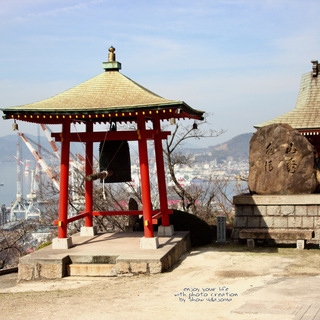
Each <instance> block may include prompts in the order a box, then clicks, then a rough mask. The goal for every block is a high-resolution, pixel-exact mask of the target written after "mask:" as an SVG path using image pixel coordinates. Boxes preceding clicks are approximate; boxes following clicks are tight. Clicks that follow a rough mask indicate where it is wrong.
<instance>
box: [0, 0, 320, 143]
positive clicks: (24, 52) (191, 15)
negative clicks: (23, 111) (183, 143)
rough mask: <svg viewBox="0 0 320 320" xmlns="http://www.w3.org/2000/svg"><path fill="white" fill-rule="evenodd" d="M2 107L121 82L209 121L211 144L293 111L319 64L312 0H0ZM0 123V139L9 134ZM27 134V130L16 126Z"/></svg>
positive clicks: (319, 8) (318, 22) (7, 125)
mask: <svg viewBox="0 0 320 320" xmlns="http://www.w3.org/2000/svg"><path fill="white" fill-rule="evenodd" d="M0 3H1V6H0V26H1V27H0V34H1V41H0V108H4V107H10V106H16V105H22V104H27V103H31V102H36V101H39V100H42V99H45V98H48V97H51V96H53V95H56V94H58V93H60V92H62V91H65V90H67V89H69V88H71V87H73V86H75V85H78V84H80V83H81V82H83V81H86V80H88V79H90V78H92V77H94V76H96V75H98V74H100V73H102V72H103V71H104V70H103V69H102V62H103V61H107V56H108V48H109V47H110V46H113V47H115V48H116V52H115V53H116V60H117V61H119V62H121V64H122V69H121V71H120V72H121V73H122V74H124V75H125V76H127V77H129V78H131V79H132V80H134V81H136V82H138V83H139V84H141V85H142V86H144V87H146V88H148V89H149V90H151V91H153V92H155V93H157V94H158V95H160V96H162V97H164V98H166V99H173V100H183V101H185V102H186V103H187V104H188V105H190V106H191V107H193V108H195V109H199V110H203V111H205V112H207V113H208V114H209V115H210V116H209V118H208V123H209V124H208V128H210V129H214V130H218V131H219V130H221V129H222V130H224V131H225V133H224V134H223V135H221V136H220V137H218V138H209V139H203V141H201V142H195V145H198V146H200V145H202V146H206V145H215V144H217V143H221V142H224V141H227V140H229V139H231V138H233V137H235V136H237V135H239V134H243V133H248V132H255V129H254V127H253V126H254V125H255V124H259V123H261V122H263V121H266V120H269V119H272V118H274V117H276V116H279V115H281V114H283V113H285V112H287V111H290V110H292V109H293V108H294V106H295V104H296V100H297V97H298V91H299V86H300V80H301V76H302V74H304V73H306V72H310V71H311V70H312V64H311V60H317V59H319V60H320V33H319V30H320V19H319V12H320V2H319V1H318V0H202V1H201V0H200V1H197V0H193V1H189V0H161V1H158V0H134V1H129V0H116V1H115V0H112V1H109V0H10V1H6V0H0ZM11 126H12V121H11V120H3V119H1V120H0V137H1V136H5V135H8V134H12V133H13V132H12V130H11ZM19 127H20V130H21V131H22V132H25V133H36V128H35V125H30V124H26V123H21V122H20V123H19Z"/></svg>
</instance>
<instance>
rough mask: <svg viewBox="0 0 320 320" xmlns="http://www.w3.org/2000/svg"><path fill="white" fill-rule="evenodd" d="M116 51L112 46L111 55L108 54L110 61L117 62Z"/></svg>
mask: <svg viewBox="0 0 320 320" xmlns="http://www.w3.org/2000/svg"><path fill="white" fill-rule="evenodd" d="M115 51H116V49H115V48H114V47H113V46H111V47H110V48H109V52H110V53H109V54H108V61H116V54H115V53H114V52H115Z"/></svg>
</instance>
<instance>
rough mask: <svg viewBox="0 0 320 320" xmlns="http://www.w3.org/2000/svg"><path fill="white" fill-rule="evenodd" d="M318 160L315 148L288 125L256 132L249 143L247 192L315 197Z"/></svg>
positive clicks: (268, 127) (270, 127)
mask: <svg viewBox="0 0 320 320" xmlns="http://www.w3.org/2000/svg"><path fill="white" fill-rule="evenodd" d="M317 163H318V156H317V153H316V150H315V148H314V146H313V145H312V144H311V143H310V142H309V141H308V140H307V139H306V138H305V137H304V136H302V135H301V134H300V133H299V132H298V131H297V130H294V129H292V128H291V127H290V126H289V125H287V124H272V125H269V126H265V127H262V128H260V129H258V130H257V132H256V133H255V134H254V135H253V137H252V138H251V141H250V153H249V166H250V169H249V179H248V185H249V190H250V191H251V192H253V193H258V194H304V193H314V192H315V191H316V188H317V186H318V182H317V179H316V171H317Z"/></svg>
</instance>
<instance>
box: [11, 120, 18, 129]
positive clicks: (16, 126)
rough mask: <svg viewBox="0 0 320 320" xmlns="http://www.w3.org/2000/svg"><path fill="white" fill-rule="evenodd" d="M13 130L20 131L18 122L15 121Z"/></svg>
mask: <svg viewBox="0 0 320 320" xmlns="http://www.w3.org/2000/svg"><path fill="white" fill-rule="evenodd" d="M12 130H13V131H18V130H19V127H18V124H17V122H16V120H14V122H13V125H12Z"/></svg>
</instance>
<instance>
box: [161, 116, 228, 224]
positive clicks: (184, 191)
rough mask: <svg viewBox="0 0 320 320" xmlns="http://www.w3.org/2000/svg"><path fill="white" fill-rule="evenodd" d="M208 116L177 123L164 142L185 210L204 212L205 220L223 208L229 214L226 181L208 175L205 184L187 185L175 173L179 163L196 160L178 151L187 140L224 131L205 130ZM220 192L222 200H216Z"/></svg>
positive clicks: (216, 135) (182, 164)
mask: <svg viewBox="0 0 320 320" xmlns="http://www.w3.org/2000/svg"><path fill="white" fill-rule="evenodd" d="M207 119H208V114H206V115H205V117H204V119H203V120H202V121H198V122H197V123H193V124H189V125H187V126H184V125H183V124H175V127H174V129H173V131H172V135H171V136H170V137H168V139H167V140H166V142H165V147H164V154H165V157H166V160H167V161H166V164H167V166H168V170H169V174H170V177H171V180H172V182H173V184H174V186H173V190H174V192H175V193H176V194H177V195H178V196H179V198H180V199H181V203H182V207H183V210H185V211H187V212H191V213H193V214H195V215H198V216H201V217H202V218H204V219H206V220H212V219H211V218H212V215H213V214H214V213H215V212H217V211H221V209H223V210H222V211H223V212H224V214H227V216H228V215H229V211H227V206H226V203H227V202H228V199H227V197H226V193H225V188H226V184H225V181H217V180H215V179H213V178H212V177H209V179H208V180H207V181H206V183H204V184H202V185H198V186H192V187H188V186H184V185H182V184H181V183H180V182H179V181H178V179H177V174H176V168H177V167H178V166H192V165H193V164H194V160H193V159H192V157H191V156H190V155H189V156H188V155H186V154H183V153H181V152H180V151H179V149H180V147H181V146H182V145H183V143H184V142H185V141H186V140H189V139H197V140H198V139H202V138H212V137H218V136H219V135H221V134H222V133H223V132H224V130H220V131H216V130H213V129H208V130H202V127H205V126H206V125H207V124H208V122H207ZM218 194H219V198H220V199H219V203H217V201H215V199H217V197H218ZM223 202H224V204H223ZM229 204H230V202H229Z"/></svg>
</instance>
